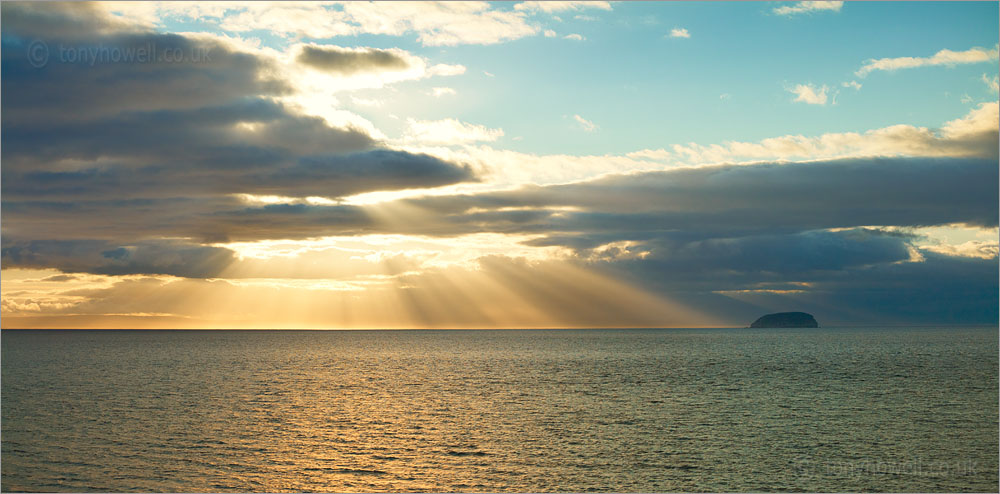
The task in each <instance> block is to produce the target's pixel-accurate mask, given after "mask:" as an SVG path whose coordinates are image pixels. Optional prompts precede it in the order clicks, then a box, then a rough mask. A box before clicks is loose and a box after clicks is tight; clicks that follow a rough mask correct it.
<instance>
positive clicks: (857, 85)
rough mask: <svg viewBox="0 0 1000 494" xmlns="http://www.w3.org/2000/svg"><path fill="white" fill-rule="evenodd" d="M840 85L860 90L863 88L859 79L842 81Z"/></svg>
mask: <svg viewBox="0 0 1000 494" xmlns="http://www.w3.org/2000/svg"><path fill="white" fill-rule="evenodd" d="M840 85H841V86H843V87H849V88H853V89H854V90H855V91H860V90H861V83H859V82H858V81H847V82H842V83H840Z"/></svg>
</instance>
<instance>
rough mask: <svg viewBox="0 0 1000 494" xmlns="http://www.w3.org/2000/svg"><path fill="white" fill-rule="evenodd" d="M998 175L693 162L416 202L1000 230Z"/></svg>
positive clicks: (958, 162) (705, 226) (690, 224)
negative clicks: (961, 225)
mask: <svg viewBox="0 0 1000 494" xmlns="http://www.w3.org/2000/svg"><path fill="white" fill-rule="evenodd" d="M997 180H998V172H997V163H996V161H995V160H990V159H956V158H858V159H841V160H827V161H817V162H807V163H789V164H778V163H773V164H757V165H749V166H746V165H742V166H741V165H720V166H707V167H700V168H685V169H675V170H668V171H657V172H647V173H638V174H628V175H615V176H610V177H607V178H601V179H596V180H590V181H587V182H581V183H575V184H568V185H556V186H547V187H541V186H536V187H525V188H522V189H519V190H515V191H509V192H501V193H493V194H486V195H477V196H451V197H435V198H425V199H416V200H413V201H412V202H413V203H414V204H415V205H418V206H420V207H423V208H427V209H430V210H434V211H437V212H439V213H440V214H451V215H460V214H461V213H462V212H464V211H467V210H470V209H473V208H476V209H477V210H479V211H482V210H484V209H485V210H487V211H488V210H490V209H500V208H511V207H534V208H543V209H544V208H559V207H575V208H579V209H580V211H579V212H573V211H569V212H566V211H562V212H559V214H558V215H555V216H552V217H549V218H547V219H546V220H545V221H544V224H545V225H546V226H547V227H550V228H553V229H555V230H556V231H573V230H577V231H580V232H586V233H590V232H606V231H621V232H628V231H633V232H642V231H669V230H694V231H705V230H714V231H719V232H720V233H721V232H741V231H746V232H754V231H762V230H768V229H779V230H781V229H783V230H786V231H801V230H810V229H818V228H839V227H852V226H860V225H906V226H916V225H936V224H943V223H956V222H962V223H968V224H972V225H980V226H995V225H996V224H997V209H996V207H995V205H996V203H997V190H996V187H995V184H996V183H997ZM553 212H556V211H553ZM479 217H480V219H481V218H482V215H480V216H479Z"/></svg>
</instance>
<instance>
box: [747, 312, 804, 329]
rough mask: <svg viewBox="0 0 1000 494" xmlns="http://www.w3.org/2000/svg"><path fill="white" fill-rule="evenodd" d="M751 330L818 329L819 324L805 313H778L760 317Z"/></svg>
mask: <svg viewBox="0 0 1000 494" xmlns="http://www.w3.org/2000/svg"><path fill="white" fill-rule="evenodd" d="M750 327H751V328H818V327H819V323H818V322H816V318H814V317H813V316H812V314H807V313H805V312H778V313H776V314H768V315H766V316H761V317H760V318H759V319H757V320H756V321H754V322H753V324H751V325H750Z"/></svg>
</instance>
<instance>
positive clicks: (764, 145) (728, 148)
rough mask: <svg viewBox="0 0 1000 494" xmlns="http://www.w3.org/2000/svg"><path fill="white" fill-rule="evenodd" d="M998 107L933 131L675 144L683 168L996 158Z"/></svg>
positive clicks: (906, 128) (984, 107)
mask: <svg viewBox="0 0 1000 494" xmlns="http://www.w3.org/2000/svg"><path fill="white" fill-rule="evenodd" d="M997 111H998V105H997V103H996V102H993V103H983V104H981V105H979V107H977V108H975V109H973V110H972V111H970V112H969V114H968V115H966V116H964V117H962V118H959V119H956V120H952V121H950V122H946V123H945V124H944V125H943V126H942V128H941V129H938V130H933V129H928V128H925V127H914V126H911V125H893V126H889V127H884V128H880V129H874V130H869V131H867V132H863V133H856V132H845V133H829V134H823V135H820V136H816V137H805V136H801V135H797V136H793V135H789V136H781V137H772V138H768V139H764V140H762V141H759V142H739V141H735V142H727V143H723V144H713V145H709V146H702V145H698V144H694V143H691V144H688V145H680V144H678V145H674V146H673V147H672V150H673V152H674V156H676V158H677V160H678V161H680V162H682V163H719V162H724V161H741V160H742V161H746V160H767V159H800V160H801V159H818V158H834V157H850V156H959V157H961V156H981V157H991V156H996V153H997V149H996V141H997V138H998V135H1000V134H998V129H997V118H993V117H994V115H997V114H998V113H997Z"/></svg>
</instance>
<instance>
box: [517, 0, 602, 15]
mask: <svg viewBox="0 0 1000 494" xmlns="http://www.w3.org/2000/svg"><path fill="white" fill-rule="evenodd" d="M583 9H599V10H611V3H610V2H559V1H553V2H521V3H518V4H516V5H514V10H518V11H528V12H545V13H549V14H551V13H555V12H566V11H570V10H583Z"/></svg>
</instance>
